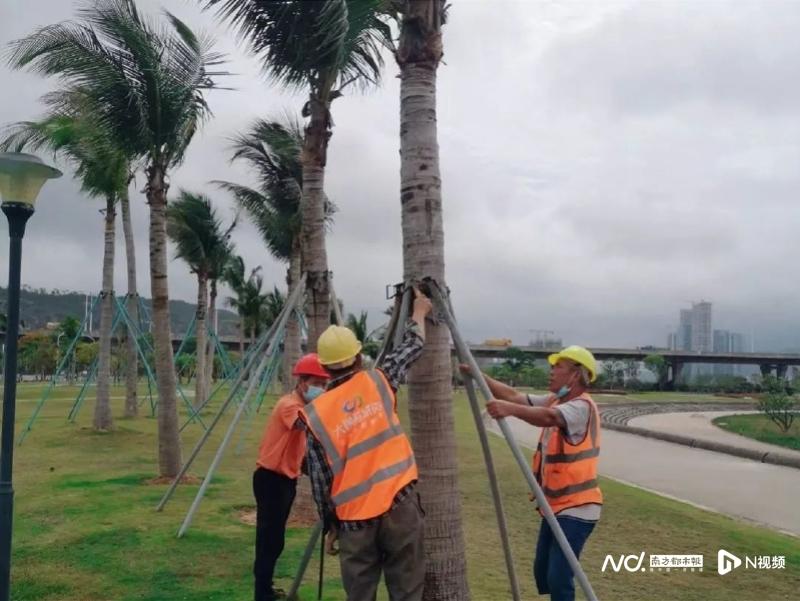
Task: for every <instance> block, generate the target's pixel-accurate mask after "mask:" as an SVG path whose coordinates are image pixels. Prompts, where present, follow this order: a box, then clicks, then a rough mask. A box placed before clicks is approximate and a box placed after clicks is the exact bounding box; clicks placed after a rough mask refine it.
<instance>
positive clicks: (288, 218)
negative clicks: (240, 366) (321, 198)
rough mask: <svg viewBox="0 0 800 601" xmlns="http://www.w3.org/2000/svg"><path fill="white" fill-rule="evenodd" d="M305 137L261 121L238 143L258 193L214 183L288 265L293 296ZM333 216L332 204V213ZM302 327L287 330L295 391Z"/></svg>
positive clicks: (236, 151)
mask: <svg viewBox="0 0 800 601" xmlns="http://www.w3.org/2000/svg"><path fill="white" fill-rule="evenodd" d="M302 144H303V132H302V130H301V128H300V124H299V123H298V122H297V120H296V119H294V118H292V117H289V116H287V117H286V118H284V119H282V120H269V121H267V120H263V119H258V120H256V121H255V122H254V123H253V124H252V125H251V126H250V128H249V129H248V130H247V132H246V133H244V134H241V135H239V136H236V137H235V138H234V139H233V146H232V150H233V156H232V160H233V161H242V162H244V163H246V164H247V165H248V166H249V167H251V168H252V169H253V171H254V172H255V175H256V177H257V178H258V189H253V188H250V187H248V186H243V185H240V184H235V183H232V182H225V181H217V182H215V183H216V184H217V185H219V186H220V187H221V188H222V189H224V190H227V191H228V192H230V193H231V194H232V195H233V196H234V198H235V199H236V202H237V204H238V205H239V206H240V207H241V208H242V209H243V210H244V211H245V213H246V214H247V216H248V217H249V218H250V220H251V221H252V222H253V224H254V225H255V226H256V228H257V229H258V231H259V232H260V233H261V237H262V239H263V241H264V244H265V245H266V247H267V249H268V250H269V252H270V254H272V256H273V257H275V258H276V259H278V260H279V261H286V262H288V263H289V267H288V268H287V270H286V285H287V286H288V289H289V292H288V294H289V295H290V296H291V294H292V292H293V291H294V288H295V286H297V284H298V283H299V281H300V277H301V254H300V229H301V226H300V199H301V197H302V189H303V188H302V186H303V167H302V165H301V163H300V152H301V149H302ZM331 210H332V208H331V206H330V203H328V213H330V212H331ZM301 352H302V350H301V341H300V324H299V322H298V321H297V319H296V318H294V317H292V318H291V319H290V320H289V322H288V323H287V325H286V341H285V344H284V354H283V386H284V389H285V390H288V389H289V388H290V387H291V385H292V384H291V382H292V375H291V373H292V367H293V366H294V364H295V363H297V360H298V359H299V358H300V354H301Z"/></svg>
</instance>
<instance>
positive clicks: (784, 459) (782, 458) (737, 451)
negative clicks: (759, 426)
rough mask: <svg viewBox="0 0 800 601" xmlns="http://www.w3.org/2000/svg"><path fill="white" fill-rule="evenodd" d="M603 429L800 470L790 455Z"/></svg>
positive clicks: (641, 431) (610, 426)
mask: <svg viewBox="0 0 800 601" xmlns="http://www.w3.org/2000/svg"><path fill="white" fill-rule="evenodd" d="M603 428H606V429H608V430H616V431H617V432H624V433H626V434H635V435H637V436H644V437H645V438H655V439H657V440H663V441H665V442H672V443H675V444H682V445H684V446H687V447H693V448H696V449H705V450H706V451H716V452H717V453H726V454H728V455H734V456H736V457H743V458H744V459H752V460H753V461H758V462H759V463H770V464H772V465H781V466H784V467H793V468H795V469H800V457H792V456H789V455H782V454H781V453H775V452H772V451H769V452H766V453H764V452H763V451H756V450H754V449H745V448H742V447H737V446H734V445H729V444H724V443H720V442H714V441H711V440H703V439H700V438H692V437H690V436H681V435H680V434H672V433H670V432H658V431H656V430H648V429H647V428H639V427H636V426H627V425H623V424H613V423H608V422H605V421H604V422H603Z"/></svg>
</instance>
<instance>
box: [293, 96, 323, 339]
mask: <svg viewBox="0 0 800 601" xmlns="http://www.w3.org/2000/svg"><path fill="white" fill-rule="evenodd" d="M309 110H310V113H311V115H310V120H309V123H308V126H307V127H306V135H305V140H304V141H303V151H302V154H301V157H300V160H301V163H302V165H303V197H302V200H301V201H300V215H301V219H302V230H301V245H302V246H301V248H302V270H303V272H305V274H306V278H307V281H306V295H307V305H306V306H307V309H306V317H307V319H308V351H309V352H315V351H316V350H317V339H318V338H319V335H320V334H322V332H323V331H324V330H325V328H327V327H328V326H329V325H330V290H329V283H328V252H327V250H326V248H325V192H324V190H323V186H324V183H325V159H326V152H327V146H328V139H329V137H330V131H329V129H330V112H329V107H328V106H326V105H325V103H323V102H321V101H320V100H319V99H317V98H315V97H314V96H313V95H312V96H311V97H310V99H309Z"/></svg>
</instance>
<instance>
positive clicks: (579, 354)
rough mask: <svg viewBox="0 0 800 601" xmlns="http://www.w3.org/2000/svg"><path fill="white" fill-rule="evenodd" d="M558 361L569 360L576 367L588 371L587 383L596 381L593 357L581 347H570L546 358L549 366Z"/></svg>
mask: <svg viewBox="0 0 800 601" xmlns="http://www.w3.org/2000/svg"><path fill="white" fill-rule="evenodd" d="M559 359H569V360H570V361H574V362H575V363H577V364H578V365H582V366H583V367H585V368H586V369H587V370H589V381H591V382H594V381H595V380H596V379H597V361H596V360H595V358H594V355H593V354H592V353H591V352H589V351H588V350H587V349H585V348H583V347H582V346H577V345H574V344H573V345H572V346H568V347H567V348H565V349H564V350H563V351H560V352H558V353H553V354H552V355H550V356H549V357H548V358H547V361H548V362H549V363H550V365H555V364H556V363H558V361H559Z"/></svg>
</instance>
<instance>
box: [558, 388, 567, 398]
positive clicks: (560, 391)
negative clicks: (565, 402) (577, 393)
mask: <svg viewBox="0 0 800 601" xmlns="http://www.w3.org/2000/svg"><path fill="white" fill-rule="evenodd" d="M567 394H569V386H562V387H561V388H559V389H558V392H557V393H556V397H557V398H559V399H563V398H564V397H565V396H567Z"/></svg>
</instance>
